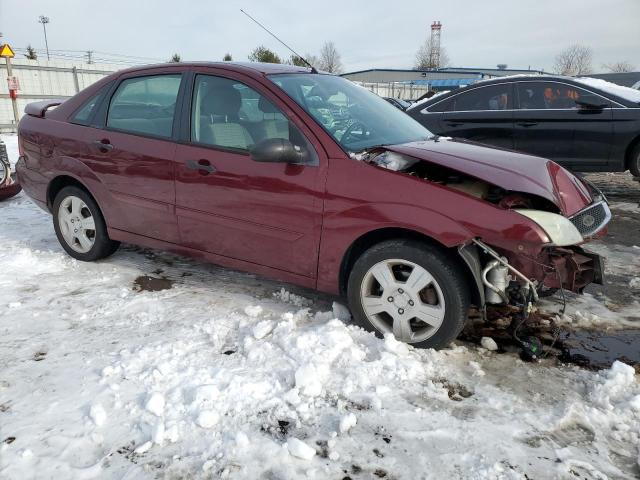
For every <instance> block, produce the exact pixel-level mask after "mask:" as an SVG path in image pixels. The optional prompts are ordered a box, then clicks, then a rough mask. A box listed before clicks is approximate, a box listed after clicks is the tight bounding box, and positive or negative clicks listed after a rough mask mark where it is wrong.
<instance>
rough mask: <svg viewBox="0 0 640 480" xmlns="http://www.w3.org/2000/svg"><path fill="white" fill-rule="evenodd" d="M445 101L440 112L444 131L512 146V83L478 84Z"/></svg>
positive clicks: (445, 133) (450, 134)
mask: <svg viewBox="0 0 640 480" xmlns="http://www.w3.org/2000/svg"><path fill="white" fill-rule="evenodd" d="M444 102H446V103H445V108H444V111H443V112H442V113H440V114H438V115H440V132H441V135H444V136H448V137H460V138H466V139H469V140H473V141H476V142H481V143H485V144H488V145H494V146H497V147H503V148H513V145H514V142H513V110H512V109H513V90H512V85H511V84H510V83H500V84H492V85H486V86H479V87H477V88H473V89H470V90H467V91H465V92H462V93H459V94H458V95H454V96H452V97H450V98H449V99H446V100H445V101H444ZM434 106H436V105H434Z"/></svg>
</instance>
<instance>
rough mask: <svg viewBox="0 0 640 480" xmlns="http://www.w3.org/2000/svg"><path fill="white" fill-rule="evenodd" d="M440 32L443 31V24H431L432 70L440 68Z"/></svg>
mask: <svg viewBox="0 0 640 480" xmlns="http://www.w3.org/2000/svg"><path fill="white" fill-rule="evenodd" d="M440 30H442V23H440V22H439V21H437V20H436V21H435V22H433V23H432V24H431V52H429V65H431V68H440Z"/></svg>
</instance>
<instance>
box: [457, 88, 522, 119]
mask: <svg viewBox="0 0 640 480" xmlns="http://www.w3.org/2000/svg"><path fill="white" fill-rule="evenodd" d="M453 101H454V106H453V109H452V110H453V111H456V112H460V111H472V110H510V109H511V108H513V107H512V103H513V102H512V98H511V85H510V84H507V83H503V84H500V85H489V86H486V87H480V88H474V89H473V90H469V91H468V92H465V93H461V94H460V95H456V96H455V97H453Z"/></svg>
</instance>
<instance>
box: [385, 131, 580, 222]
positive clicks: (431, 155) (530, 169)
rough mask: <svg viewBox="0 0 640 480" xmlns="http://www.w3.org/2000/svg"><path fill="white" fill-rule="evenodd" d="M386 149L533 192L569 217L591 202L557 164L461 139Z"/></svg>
mask: <svg viewBox="0 0 640 480" xmlns="http://www.w3.org/2000/svg"><path fill="white" fill-rule="evenodd" d="M385 149H387V150H389V151H392V152H397V153H401V154H403V155H408V156H410V157H414V158H417V159H420V160H425V161H428V162H431V163H433V164H437V165H442V166H444V167H448V168H451V169H453V170H457V171H459V172H460V173H465V174H467V175H470V176H472V177H475V178H478V179H480V180H484V181H485V182H488V183H490V184H493V185H496V186H498V187H500V188H504V189H505V190H512V191H515V192H522V193H530V194H532V195H537V196H539V197H542V198H545V199H547V200H549V201H550V202H553V203H554V204H555V205H556V206H557V207H558V208H559V209H560V210H561V211H562V213H563V214H564V215H566V216H570V215H573V214H575V213H576V212H578V211H580V210H582V209H583V208H584V207H585V206H587V205H589V204H590V203H591V202H592V198H591V194H590V193H589V190H588V188H587V187H586V186H585V185H584V184H583V183H582V182H581V181H580V180H579V179H578V178H577V177H576V176H575V175H573V174H571V173H570V172H568V171H567V170H565V169H564V168H562V167H561V166H560V165H558V164H557V163H555V162H553V161H551V160H547V159H545V158H541V157H535V156H532V155H525V154H522V153H517V152H514V151H511V150H506V149H501V148H493V147H488V146H486V145H482V144H479V143H475V142H471V141H468V140H462V139H449V138H443V137H436V139H435V140H425V141H421V142H412V143H404V144H400V145H388V146H385Z"/></svg>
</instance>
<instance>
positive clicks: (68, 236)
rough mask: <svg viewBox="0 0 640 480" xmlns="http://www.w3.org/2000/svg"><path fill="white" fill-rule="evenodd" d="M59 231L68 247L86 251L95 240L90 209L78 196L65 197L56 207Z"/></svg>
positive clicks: (93, 222)
mask: <svg viewBox="0 0 640 480" xmlns="http://www.w3.org/2000/svg"><path fill="white" fill-rule="evenodd" d="M58 225H59V227H60V233H62V237H63V238H64V240H65V242H66V243H67V245H69V247H71V248H72V249H73V250H75V251H76V252H78V253H87V252H88V251H89V250H91V249H92V248H93V245H94V243H95V240H96V225H95V220H94V218H93V215H92V213H91V210H90V209H89V207H88V206H87V204H86V203H84V201H82V200H81V199H80V198H78V197H75V196H73V195H70V196H68V197H65V198H64V200H62V202H61V203H60V207H59V209H58Z"/></svg>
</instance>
